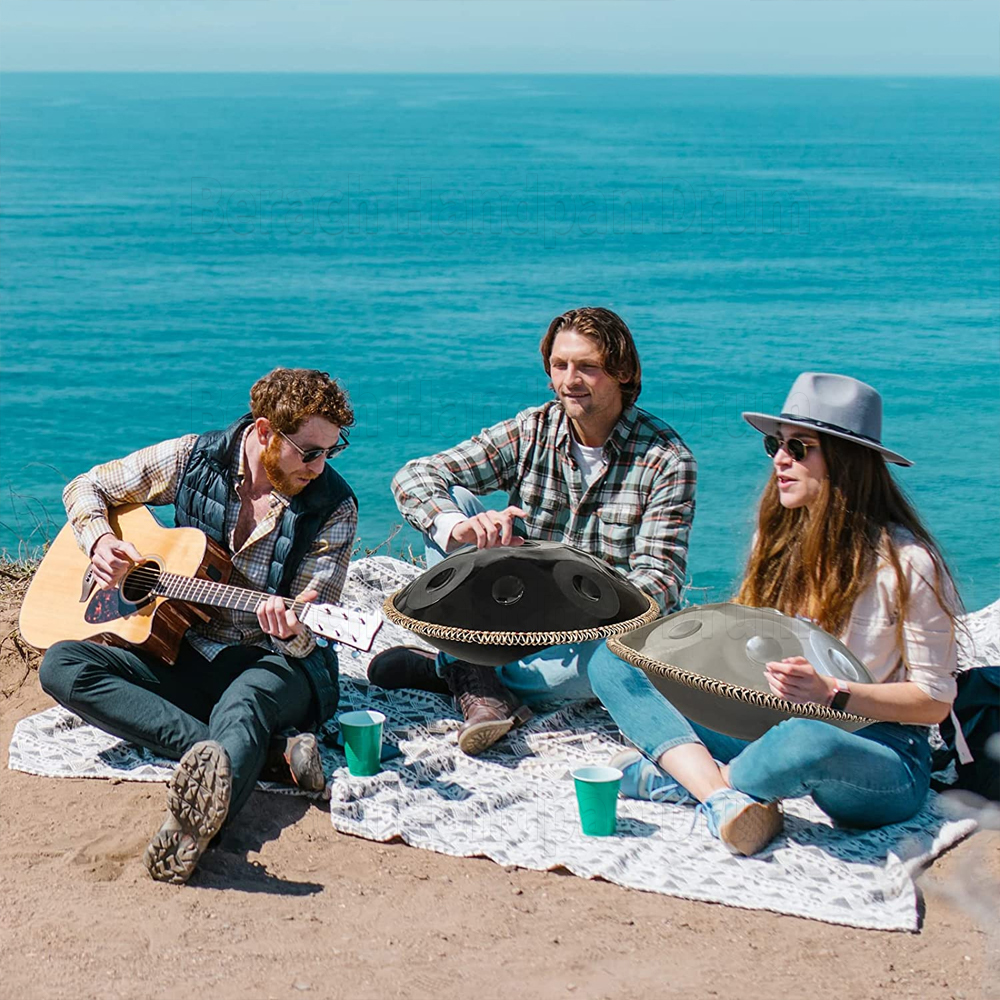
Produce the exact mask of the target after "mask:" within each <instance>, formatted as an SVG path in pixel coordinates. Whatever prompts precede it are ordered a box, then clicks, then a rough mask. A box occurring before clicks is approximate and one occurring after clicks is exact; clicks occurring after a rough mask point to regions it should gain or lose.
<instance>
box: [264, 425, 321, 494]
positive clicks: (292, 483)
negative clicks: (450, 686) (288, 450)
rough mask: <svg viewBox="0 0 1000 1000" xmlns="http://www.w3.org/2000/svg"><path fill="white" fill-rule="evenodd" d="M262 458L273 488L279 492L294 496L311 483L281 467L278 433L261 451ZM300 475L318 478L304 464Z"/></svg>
mask: <svg viewBox="0 0 1000 1000" xmlns="http://www.w3.org/2000/svg"><path fill="white" fill-rule="evenodd" d="M260 458H261V463H262V464H263V466H264V471H265V472H266V473H267V479H268V482H269V483H270V484H271V488H272V489H275V490H277V491H278V492H279V493H284V494H285V496H288V497H293V496H295V494H296V493H301V492H302V491H303V490H304V489H305V488H306V487H307V486H308V485H309V483H304V482H302V480H301V479H297V478H293V477H292V476H291V475H289V473H287V472H285V470H284V469H283V468H282V467H281V439H280V438H279V437H278V435H277V434H275V436H274V437H273V438H272V439H271V440H270V441H269V442H268V444H267V447H265V448H264V450H263V451H262V452H261V456H260ZM300 475H303V476H308V477H309V479H310V480H312V479H315V478H316V477H315V476H314V475H313V474H312V473H311V472H308V471H307V470H306V469H305V467H304V466H303V469H302V472H301V473H300Z"/></svg>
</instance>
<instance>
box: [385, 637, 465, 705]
mask: <svg viewBox="0 0 1000 1000" xmlns="http://www.w3.org/2000/svg"><path fill="white" fill-rule="evenodd" d="M368 680H369V681H371V683H372V684H377V685H378V686H379V687H380V688H387V689H388V690H390V691H393V690H396V689H397V688H416V689H417V690H418V691H432V692H433V693H434V694H451V689H450V688H449V687H448V684H447V682H446V681H445V680H444V678H443V677H439V676H438V672H437V654H436V653H429V652H428V651H427V650H426V649H419V648H417V647H416V646H392V647H391V648H390V649H386V650H383V651H382V652H381V653H379V654H378V655H377V656H373V657H372V661H371V663H369V664H368Z"/></svg>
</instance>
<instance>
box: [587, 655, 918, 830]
mask: <svg viewBox="0 0 1000 1000" xmlns="http://www.w3.org/2000/svg"><path fill="white" fill-rule="evenodd" d="M589 673H590V682H591V685H592V687H593V690H594V693H595V694H596V695H597V697H598V698H600V699H601V701H602V702H603V703H604V706H605V707H606V708H607V710H608V712H610V713H611V717H612V718H613V719H614V720H615V722H616V724H617V725H618V728H619V729H620V730H621V731H622V733H623V734H624V735H625V736H626V737H628V739H629V740H630V741H631V742H632V743H634V744H635V746H636V747H638V749H639V750H641V751H642V753H644V754H645V755H646V756H647V757H649V759H650V760H653V761H655V760H657V759H658V758H659V757H660V755H661V754H662V753H664V752H665V751H667V750H670V749H672V748H673V747H676V746H681V745H682V744H684V743H702V744H704V746H705V747H706V748H707V749H708V752H709V753H710V754H711V755H712V756H713V757H714V758H715V759H716V760H718V761H720V762H722V763H723V764H729V782H730V784H731V785H732V786H733V788H736V789H738V790H739V791H741V792H745V793H746V794H747V795H751V796H753V798H755V799H759V800H761V801H762V802H773V801H776V800H777V799H785V798H795V797H797V796H800V795H811V796H812V798H813V801H814V802H815V803H816V804H817V805H818V806H819V807H820V808H821V809H822V810H823V811H824V812H825V813H827V815H829V816H830V817H831V819H833V820H834V822H836V823H838V824H839V825H842V826H851V827H862V828H870V827H877V826H885V825H886V824H887V823H899V822H902V821H903V820H906V819H909V818H910V817H911V816H913V815H914V814H915V813H916V812H917V811H918V810H919V809H920V807H921V806H922V805H923V803H924V800H925V799H926V798H927V790H928V788H929V785H930V771H931V768H930V756H931V755H930V744H929V743H928V740H927V730H926V728H925V727H924V726H907V725H903V724H901V723H898V722H878V723H875V724H874V725H871V726H866V727H865V728H864V729H861V730H859V731H858V732H855V733H848V732H844V730H842V729H838V728H837V727H836V726H831V725H829V724H828V723H826V722H819V721H817V720H815V719H788V720H786V721H785V722H781V723H779V724H778V725H776V726H773V727H772V728H771V729H769V730H768V731H767V732H766V733H765V734H764V735H763V736H761V737H759V738H758V739H756V740H753V741H748V740H740V739H736V738H735V737H733V736H726V735H724V734H723V733H717V732H715V731H714V730H712V729H708V728H707V727H705V726H701V725H698V723H696V722H691V721H690V720H689V719H687V718H686V717H685V716H683V715H681V713H680V712H678V711H677V709H676V708H674V706H673V705H671V704H670V702H669V701H667V699H666V698H664V697H663V695H662V694H660V692H659V691H657V690H656V688H655V687H654V686H653V684H652V682H651V681H650V680H649V678H648V677H647V676H646V674H645V673H643V671H642V670H640V669H639V668H638V667H633V666H632V665H631V664H630V663H626V662H625V661H624V660H622V659H620V658H619V657H617V656H615V655H614V654H613V653H612V652H610V651H609V650H608V648H607V647H606V646H604V647H603V648H601V649H600V650H598V651H597V652H596V653H595V654H594V655H593V656H592V657H591V660H590V671H589Z"/></svg>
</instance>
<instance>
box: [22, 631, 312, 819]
mask: <svg viewBox="0 0 1000 1000" xmlns="http://www.w3.org/2000/svg"><path fill="white" fill-rule="evenodd" d="M38 676H39V680H40V682H41V685H42V689H43V690H44V691H45V692H46V693H47V694H49V695H51V696H52V697H53V698H55V700H56V701H58V702H59V704H61V705H64V706H65V707H66V708H68V709H69V710H70V711H71V712H75V713H76V714H77V715H79V716H80V718H82V719H84V720H85V721H86V722H89V723H90V724H91V725H94V726H97V727H98V728H99V729H103V730H104V731H105V732H108V733H111V734H112V735H113V736H118V737H120V738H121V739H123V740H128V741H129V742H131V743H137V744H138V745H139V746H143V747H146V748H147V749H149V750H151V751H153V753H156V754H158V755H160V756H161V757H167V758H169V759H170V760H178V759H180V757H181V756H182V755H183V754H184V753H185V752H186V751H187V750H188V749H190V747H191V746H192V744H194V743H197V742H198V741H199V740H215V741H216V742H218V743H220V744H221V745H222V746H223V748H224V749H225V751H226V753H227V754H228V755H229V761H230V764H231V765H232V770H233V792H232V802H231V805H230V807H229V816H230V818H231V817H233V816H235V815H236V813H237V812H238V811H239V810H240V809H241V808H242V806H243V805H244V803H245V802H246V800H247V798H248V797H249V795H250V793H251V792H252V791H253V787H254V783H255V782H256V781H257V778H258V776H259V775H260V772H261V770H262V769H263V767H264V762H265V760H266V757H267V751H268V744H269V743H270V740H271V736H272V735H274V734H277V733H281V732H282V731H284V730H287V729H306V728H308V726H309V724H310V721H311V718H310V716H311V709H312V689H311V687H310V685H309V680H308V678H307V676H306V673H305V671H304V670H303V669H302V667H301V666H299V665H298V664H297V663H296V662H295V661H294V660H293V659H289V658H286V657H285V656H283V655H282V654H280V653H277V652H270V651H269V650H266V649H263V648H260V647H257V646H231V647H229V648H228V649H224V650H223V651H222V652H221V653H219V654H218V656H216V658H215V659H214V660H206V659H205V657H203V656H202V655H201V654H200V653H198V652H196V651H195V650H194V649H193V648H192V647H191V646H190V645H189V644H188V643H187V642H186V641H185V642H184V643H183V644H182V645H181V650H180V655H179V656H178V658H177V662H176V663H175V664H174V665H173V666H168V665H166V664H163V663H160V662H159V661H157V660H155V659H154V658H153V657H150V656H145V655H143V654H141V653H136V652H133V651H132V650H126V649H116V648H113V647H110V646H98V645H96V644H95V643H92V642H57V643H56V644H55V645H54V646H52V647H51V648H50V649H49V650H48V652H47V653H46V654H45V658H44V659H43V660H42V664H41V666H40V667H39V670H38Z"/></svg>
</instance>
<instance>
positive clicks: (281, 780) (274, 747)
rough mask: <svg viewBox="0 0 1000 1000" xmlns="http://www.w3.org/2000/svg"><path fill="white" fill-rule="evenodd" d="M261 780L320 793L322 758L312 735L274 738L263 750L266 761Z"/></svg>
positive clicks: (299, 734) (322, 780)
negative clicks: (265, 750) (264, 750)
mask: <svg viewBox="0 0 1000 1000" xmlns="http://www.w3.org/2000/svg"><path fill="white" fill-rule="evenodd" d="M260 780H261V781H276V782H278V784H280V785H295V786H296V787H297V788H301V789H302V791H304V792H321V791H323V789H324V788H326V775H325V774H324V773H323V758H322V757H321V756H320V752H319V740H317V739H316V736H315V734H313V733H296V735H295V736H276V737H274V739H272V740H271V745H270V746H269V747H268V748H267V759H266V760H265V761H264V769H263V770H262V771H261V772H260Z"/></svg>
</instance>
